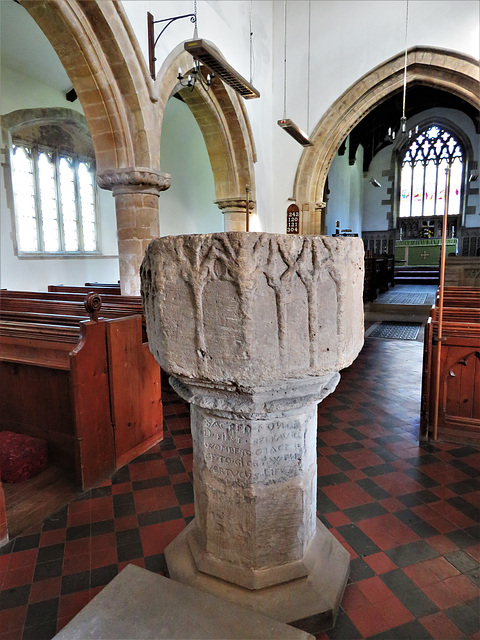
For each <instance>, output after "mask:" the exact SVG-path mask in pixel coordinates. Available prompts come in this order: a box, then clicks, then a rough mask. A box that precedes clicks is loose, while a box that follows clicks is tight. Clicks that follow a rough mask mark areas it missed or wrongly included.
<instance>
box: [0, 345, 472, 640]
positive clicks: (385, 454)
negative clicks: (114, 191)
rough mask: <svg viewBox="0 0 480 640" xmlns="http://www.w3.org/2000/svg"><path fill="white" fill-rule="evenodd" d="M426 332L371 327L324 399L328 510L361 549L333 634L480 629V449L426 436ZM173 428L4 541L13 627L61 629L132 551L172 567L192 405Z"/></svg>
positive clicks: (32, 637) (4, 600) (22, 632)
mask: <svg viewBox="0 0 480 640" xmlns="http://www.w3.org/2000/svg"><path fill="white" fill-rule="evenodd" d="M421 360H422V344H421V343H418V342H403V341H398V342H395V341H381V340H370V339H367V340H366V344H365V347H364V349H363V351H362V353H361V354H360V356H359V357H358V359H357V360H356V361H355V363H354V364H353V365H352V366H351V367H350V368H348V369H347V370H345V371H344V372H342V381H341V382H340V384H339V386H338V388H337V390H336V391H335V393H334V394H332V395H331V396H329V397H328V398H326V399H325V400H324V401H323V403H322V404H321V405H320V406H319V409H318V443H317V444H318V513H319V517H320V518H321V520H322V521H323V522H324V524H325V525H326V526H327V527H329V529H330V530H331V532H332V533H333V535H334V536H335V537H336V538H338V539H339V540H340V541H341V542H342V544H343V545H344V546H345V548H346V549H348V551H349V552H350V555H351V559H352V561H351V575H350V580H349V583H348V586H347V589H346V592H345V596H344V598H343V601H342V605H341V610H340V613H339V615H338V619H337V624H336V626H335V628H334V629H333V630H331V631H328V632H326V633H323V634H321V635H320V636H319V638H321V639H322V640H328V639H330V640H333V639H354V638H355V639H357V638H359V639H360V638H375V639H378V640H380V639H385V640H397V639H402V638H412V639H413V638H415V639H416V640H418V639H425V638H438V639H445V640H452V639H454V638H468V639H469V640H479V639H480V589H479V579H480V565H479V562H480V524H479V522H480V518H479V508H480V450H479V449H476V448H474V447H471V446H458V445H453V444H440V443H420V444H419V440H418V428H419V406H420V390H421V389H420V387H421ZM164 403H165V405H164V409H165V423H164V428H165V437H164V439H163V441H162V442H161V443H160V444H159V445H156V446H155V447H153V448H152V449H151V450H150V451H149V452H148V453H146V454H144V455H142V456H140V457H139V458H137V459H136V460H134V461H133V462H132V463H130V464H129V465H127V466H125V467H123V468H122V469H120V470H119V471H118V472H117V473H116V474H115V475H114V476H113V478H112V479H111V480H109V481H107V482H105V483H104V484H103V485H101V486H99V487H97V488H95V489H93V490H92V491H89V492H88V493H86V494H83V495H81V496H80V497H79V498H78V499H77V500H75V501H74V502H72V503H70V504H69V505H68V506H67V507H65V508H64V509H62V510H61V511H60V512H58V513H56V514H55V515H54V516H52V517H50V518H49V519H48V520H46V521H45V522H44V523H42V525H40V526H39V527H37V528H36V529H35V530H32V531H30V532H28V534H26V535H22V536H20V537H18V538H16V539H15V540H13V541H11V542H10V543H9V544H8V545H7V546H6V547H4V548H3V549H0V589H1V590H0V640H21V639H22V640H43V639H47V640H49V639H51V638H52V636H53V635H54V634H55V633H56V632H57V631H58V630H60V629H61V628H62V627H63V626H64V625H65V624H66V623H67V622H68V621H69V620H70V619H71V618H72V617H73V616H74V615H75V614H76V613H78V611H79V610H80V609H81V608H82V607H83V606H84V605H85V604H86V603H87V602H88V601H89V600H90V599H91V598H93V597H94V596H95V595H96V594H97V593H98V592H99V591H100V590H101V589H102V587H103V586H104V585H106V584H107V583H108V582H109V581H110V580H112V578H113V577H114V576H115V575H116V574H117V573H118V571H120V570H121V569H122V568H123V567H124V566H125V565H126V564H128V563H134V564H137V565H139V566H141V567H146V568H147V569H149V570H150V571H155V572H158V573H164V572H165V560H164V555H163V551H164V549H165V547H166V546H167V545H168V544H169V542H170V541H171V540H172V539H173V538H174V537H175V536H176V535H177V534H178V533H179V532H180V531H181V530H182V529H183V528H184V527H185V525H186V523H188V522H189V521H190V520H191V518H192V517H193V515H194V505H193V490H192V442H191V435H190V428H189V411H188V406H186V405H185V404H184V403H183V402H182V401H180V400H179V399H178V397H176V396H175V395H174V394H173V392H171V391H166V392H165V393H164Z"/></svg>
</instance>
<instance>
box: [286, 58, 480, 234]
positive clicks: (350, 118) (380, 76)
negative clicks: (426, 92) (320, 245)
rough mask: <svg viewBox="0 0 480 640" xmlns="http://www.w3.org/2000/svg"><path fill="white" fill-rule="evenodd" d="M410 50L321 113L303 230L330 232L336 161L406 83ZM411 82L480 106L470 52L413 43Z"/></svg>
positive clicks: (304, 169) (297, 189) (302, 180)
mask: <svg viewBox="0 0 480 640" xmlns="http://www.w3.org/2000/svg"><path fill="white" fill-rule="evenodd" d="M404 56H405V54H404V53H399V54H397V55H396V56H394V57H392V58H390V59H389V60H387V61H386V62H384V63H382V64H381V65H379V66H377V67H375V68H374V69H372V70H371V71H370V72H368V73H367V74H365V75H364V76H363V77H362V78H360V80H359V81H358V82H357V83H355V84H354V85H352V86H351V87H349V89H347V90H346V91H345V92H344V93H343V94H342V95H341V96H340V97H339V98H338V99H337V100H336V101H335V102H334V103H333V104H332V106H331V107H330V108H329V109H328V111H327V112H326V113H325V114H324V116H323V117H322V118H321V120H320V121H319V123H318V124H317V126H316V127H315V130H314V132H313V134H312V135H311V139H312V141H313V143H314V146H313V147H309V148H307V149H305V151H304V152H303V154H302V156H301V158H300V162H299V165H298V167H297V172H296V176H295V184H294V197H295V199H296V202H297V203H298V204H299V206H300V208H301V210H302V225H301V226H302V232H303V233H307V234H309V233H314V234H318V233H324V231H325V221H324V216H323V213H322V212H323V211H324V208H325V202H324V190H325V185H326V180H327V176H328V171H329V169H330V165H331V163H332V161H333V159H334V157H335V155H336V153H337V152H338V150H339V149H340V147H341V145H342V143H343V142H344V140H345V139H346V137H347V136H348V134H349V133H350V132H351V131H352V130H353V129H354V128H355V127H356V125H358V124H359V122H361V120H362V119H363V118H364V117H365V116H366V115H367V114H369V113H370V111H372V110H373V109H374V108H375V107H376V106H377V105H379V104H380V103H382V102H383V101H385V100H386V99H388V98H389V97H390V96H392V95H394V94H395V93H398V92H399V91H401V90H402V87H403V74H404V59H405V58H404ZM407 60H408V62H407V86H409V85H412V84H421V85H425V86H429V87H432V88H437V89H440V90H443V91H445V92H448V93H451V94H453V95H455V96H457V97H459V98H462V99H463V100H464V101H466V102H468V103H469V104H470V105H472V107H474V108H475V109H480V94H479V91H478V83H479V78H480V67H479V63H478V61H477V60H475V59H474V58H471V57H469V56H466V55H463V54H460V53H457V52H454V51H447V50H443V49H436V48H431V47H412V48H411V49H409V50H408V56H407Z"/></svg>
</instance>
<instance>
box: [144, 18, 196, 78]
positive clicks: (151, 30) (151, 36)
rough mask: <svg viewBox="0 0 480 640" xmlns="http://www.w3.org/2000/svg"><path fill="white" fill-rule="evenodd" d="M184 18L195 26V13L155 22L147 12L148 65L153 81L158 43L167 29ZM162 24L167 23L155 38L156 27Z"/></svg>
mask: <svg viewBox="0 0 480 640" xmlns="http://www.w3.org/2000/svg"><path fill="white" fill-rule="evenodd" d="M182 18H190V22H192V23H193V24H195V23H196V21H197V19H196V17H195V14H194V13H186V14H185V15H183V16H174V17H173V18H163V19H162V20H155V18H154V17H153V15H152V14H151V13H150V12H149V11H148V12H147V33H148V64H149V68H150V75H151V76H152V78H153V80H155V62H156V60H157V59H156V58H155V47H156V46H157V42H158V41H159V39H160V36H161V35H162V34H163V32H164V31H165V29H167V27H169V26H170V25H171V24H172V22H175V21H176V20H181V19H182ZM160 22H166V23H167V24H166V25H165V26H164V27H163V29H162V30H161V31H160V33H159V34H158V36H157V37H156V38H155V25H156V24H159V23H160Z"/></svg>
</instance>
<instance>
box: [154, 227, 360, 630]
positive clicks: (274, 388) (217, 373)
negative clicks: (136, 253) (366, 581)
mask: <svg viewBox="0 0 480 640" xmlns="http://www.w3.org/2000/svg"><path fill="white" fill-rule="evenodd" d="M362 292H363V244H362V241H361V240H359V239H355V238H352V239H350V238H348V239H347V238H341V239H339V238H330V237H315V236H312V237H302V236H283V235H273V234H259V233H239V232H238V233H235V232H231V233H223V234H212V235H198V236H177V237H166V238H162V239H159V240H155V241H153V242H152V243H151V244H150V245H149V247H148V249H147V252H146V256H145V259H144V262H143V264H142V295H143V299H144V307H145V315H146V320H147V330H148V335H149V344H150V348H151V350H152V353H153V354H154V355H155V357H156V358H157V361H158V362H159V364H160V366H161V367H162V368H163V369H164V370H165V371H167V372H168V373H170V374H171V376H172V377H171V384H172V386H173V387H174V389H175V390H176V391H177V393H178V394H179V395H180V396H181V397H183V398H184V399H185V400H187V401H188V402H189V403H190V404H191V408H192V418H191V422H192V424H191V426H192V436H193V451H194V491H195V519H194V520H193V521H192V522H191V523H190V525H189V526H188V527H187V529H185V530H184V531H183V532H182V533H181V534H180V535H179V536H178V537H177V538H176V539H175V540H174V541H173V542H172V543H171V545H170V546H169V547H168V548H167V549H166V552H165V555H166V559H167V564H168V568H169V571H170V575H171V577H172V578H174V579H177V580H180V581H181V582H185V583H188V584H190V585H192V586H196V587H198V588H200V589H203V590H205V591H208V592H211V593H213V594H215V595H218V596H220V597H222V598H225V599H227V600H231V601H234V602H237V603H238V604H241V605H243V606H247V607H250V608H253V609H255V610H256V611H259V612H261V613H264V614H266V615H269V616H271V617H274V618H276V619H278V620H280V621H282V622H288V623H290V624H295V626H299V627H300V628H302V629H305V630H307V631H310V632H314V633H315V632H318V631H320V630H322V629H325V628H329V627H331V626H332V625H333V623H334V620H335V616H336V612H337V609H338V606H339V603H340V600H341V596H342V594H343V590H344V587H345V583H346V580H347V577H348V566H349V555H348V553H347V551H346V550H345V549H344V548H343V547H342V545H341V544H340V543H339V542H338V541H337V540H336V539H335V538H334V537H333V536H332V535H331V534H330V533H329V532H328V531H327V530H326V528H325V527H324V526H323V525H322V524H321V523H320V522H319V521H318V520H317V519H316V483H317V453H316V430H317V404H318V402H320V401H321V400H322V399H323V398H324V397H325V396H326V395H328V394H329V393H331V392H332V391H333V389H334V388H335V386H336V385H337V383H338V380H339V377H340V376H339V374H338V371H340V370H341V369H343V368H344V367H346V366H348V365H349V364H350V363H351V362H352V361H353V359H354V358H355V357H356V355H357V354H358V351H359V350H360V348H361V346H362V344H363V304H362Z"/></svg>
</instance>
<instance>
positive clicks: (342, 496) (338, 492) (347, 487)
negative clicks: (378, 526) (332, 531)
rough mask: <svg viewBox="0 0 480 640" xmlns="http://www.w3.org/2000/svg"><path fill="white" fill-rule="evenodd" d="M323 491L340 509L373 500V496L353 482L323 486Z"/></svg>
mask: <svg viewBox="0 0 480 640" xmlns="http://www.w3.org/2000/svg"><path fill="white" fill-rule="evenodd" d="M323 491H324V493H326V495H327V496H328V497H329V498H330V500H333V502H334V503H335V504H336V505H337V506H338V507H339V508H340V509H348V508H350V507H358V506H359V505H362V504H367V503H369V502H373V498H372V497H371V496H370V495H368V493H367V492H366V491H364V490H363V489H361V488H360V487H359V486H358V485H357V484H355V483H353V482H344V483H342V484H339V485H333V486H330V487H323Z"/></svg>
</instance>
